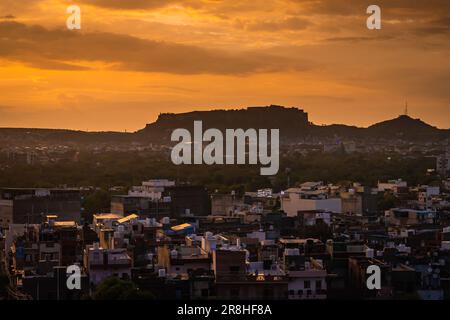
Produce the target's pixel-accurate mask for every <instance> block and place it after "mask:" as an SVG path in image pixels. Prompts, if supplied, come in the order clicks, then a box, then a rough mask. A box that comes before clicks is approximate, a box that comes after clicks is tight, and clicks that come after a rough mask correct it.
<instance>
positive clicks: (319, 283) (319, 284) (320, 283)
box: [316, 280, 322, 290]
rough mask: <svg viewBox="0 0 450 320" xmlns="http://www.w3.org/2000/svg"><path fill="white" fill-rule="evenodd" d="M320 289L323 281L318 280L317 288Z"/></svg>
mask: <svg viewBox="0 0 450 320" xmlns="http://www.w3.org/2000/svg"><path fill="white" fill-rule="evenodd" d="M320 289H322V281H321V280H316V290H320Z"/></svg>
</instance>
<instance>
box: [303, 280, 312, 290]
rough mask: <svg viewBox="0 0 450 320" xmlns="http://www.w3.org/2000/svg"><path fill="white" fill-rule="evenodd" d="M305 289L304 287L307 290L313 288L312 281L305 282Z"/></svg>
mask: <svg viewBox="0 0 450 320" xmlns="http://www.w3.org/2000/svg"><path fill="white" fill-rule="evenodd" d="M303 287H304V288H305V289H309V288H311V281H309V280H305V282H304V285H303Z"/></svg>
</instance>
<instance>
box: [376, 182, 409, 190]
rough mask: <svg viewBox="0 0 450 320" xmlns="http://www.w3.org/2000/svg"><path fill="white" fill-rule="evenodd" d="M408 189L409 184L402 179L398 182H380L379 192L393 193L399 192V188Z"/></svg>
mask: <svg viewBox="0 0 450 320" xmlns="http://www.w3.org/2000/svg"><path fill="white" fill-rule="evenodd" d="M406 187H408V183H407V182H406V181H403V180H402V179H397V180H389V181H387V182H378V191H380V192H385V191H393V192H397V190H398V188H406Z"/></svg>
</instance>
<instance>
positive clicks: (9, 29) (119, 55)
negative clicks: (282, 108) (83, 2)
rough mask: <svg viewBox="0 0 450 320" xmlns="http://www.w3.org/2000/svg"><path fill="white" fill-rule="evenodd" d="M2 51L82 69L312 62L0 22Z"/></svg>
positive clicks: (227, 69)
mask: <svg viewBox="0 0 450 320" xmlns="http://www.w3.org/2000/svg"><path fill="white" fill-rule="evenodd" d="M0 56H3V57H5V58H9V59H13V60H18V61H21V62H24V63H27V64H30V65H32V66H34V67H37V68H44V69H48V68H50V69H53V68H54V69H63V70H76V69H79V68H82V69H84V68H83V67H78V66H77V62H82V61H101V62H105V63H110V64H112V66H111V67H112V68H116V69H122V70H134V71H140V72H167V73H173V74H202V73H210V74H225V75H226V74H230V75H231V74H238V75H239V74H242V75H244V74H249V73H259V72H274V71H277V72H280V71H283V70H304V69H305V68H307V66H308V65H307V63H305V62H303V61H299V59H289V58H281V57H278V56H276V55H272V54H265V53H264V52H255V51H254V52H242V53H239V54H237V53H233V54H231V53H227V52H224V51H220V50H212V49H204V48H200V47H196V46H191V45H183V44H175V43H169V42H156V41H150V40H143V39H139V38H136V37H132V36H127V35H119V34H112V33H76V32H70V31H66V30H47V29H45V28H43V27H40V26H27V25H24V24H21V23H17V22H0Z"/></svg>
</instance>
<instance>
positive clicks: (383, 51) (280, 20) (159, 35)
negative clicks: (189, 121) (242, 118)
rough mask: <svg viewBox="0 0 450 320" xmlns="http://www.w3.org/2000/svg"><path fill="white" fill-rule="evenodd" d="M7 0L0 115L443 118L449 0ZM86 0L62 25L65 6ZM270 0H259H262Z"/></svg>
mask: <svg viewBox="0 0 450 320" xmlns="http://www.w3.org/2000/svg"><path fill="white" fill-rule="evenodd" d="M377 3H378V5H379V6H380V7H381V9H382V29H381V30H368V29H367V28H366V19H367V17H368V15H367V13H366V9H367V6H368V5H369V4H370V3H368V1H364V0H352V1H337V0H317V1H313V0H264V1H242V0H235V1H206V0H185V1H183V0H171V1H144V0H128V1H106V0H105V1H103V0H96V1H88V0H79V1H67V0H33V1H14V0H3V1H1V3H0V92H1V93H2V94H1V100H0V126H1V127H37V128H69V129H80V130H117V131H124V130H128V131H135V130H138V129H141V128H142V127H144V126H145V124H146V123H149V122H152V121H154V120H155V119H156V118H157V116H158V114H160V113H163V112H175V113H179V112H187V111H191V110H210V109H219V108H221V109H230V108H244V107H248V106H259V105H268V104H271V103H273V104H280V105H287V106H298V107H299V108H302V109H304V110H305V111H306V112H308V113H309V114H310V120H311V121H313V122H314V123H316V124H331V123H344V124H351V125H358V126H368V125H371V124H373V123H375V122H378V121H382V120H385V119H389V118H392V117H395V116H398V115H399V114H401V113H403V108H404V105H405V101H406V100H408V101H409V109H410V114H411V115H412V116H413V117H417V118H421V119H423V120H424V121H426V122H428V123H430V124H432V125H435V126H438V127H440V128H448V127H449V122H448V119H449V115H450V112H449V102H450V91H449V90H448V83H449V80H450V79H449V74H450V73H449V71H450V62H449V60H448V56H449V44H450V42H449V41H448V40H449V35H450V24H449V19H448V17H447V16H446V13H447V12H449V10H450V3H449V2H448V1H447V0H436V1H415V2H412V1H407V0H395V1H377ZM71 4H76V5H79V6H80V8H81V30H67V28H66V20H67V17H68V14H66V8H67V7H68V6H69V5H71ZM262 4H263V5H262Z"/></svg>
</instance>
